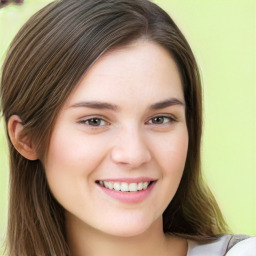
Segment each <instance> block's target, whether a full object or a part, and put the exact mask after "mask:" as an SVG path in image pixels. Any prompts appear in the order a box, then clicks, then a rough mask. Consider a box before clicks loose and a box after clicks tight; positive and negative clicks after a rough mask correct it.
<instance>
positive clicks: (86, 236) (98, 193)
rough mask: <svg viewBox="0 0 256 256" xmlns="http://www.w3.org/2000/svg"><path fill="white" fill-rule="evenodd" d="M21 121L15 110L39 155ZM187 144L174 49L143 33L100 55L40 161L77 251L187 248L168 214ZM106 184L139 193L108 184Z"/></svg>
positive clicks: (14, 128) (94, 255) (12, 129)
mask: <svg viewBox="0 0 256 256" xmlns="http://www.w3.org/2000/svg"><path fill="white" fill-rule="evenodd" d="M21 128H22V125H21V123H20V122H19V120H18V117H17V116H13V117H11V119H10V121H9V133H10V137H11V140H12V141H13V144H14V145H16V146H15V147H16V148H17V149H18V148H19V147H20V148H21V149H23V152H22V150H21V149H19V151H20V152H21V153H22V154H23V155H24V156H25V157H27V158H29V157H30V160H33V159H35V158H36V157H35V155H36V154H35V152H34V151H33V147H32V145H33V144H32V143H31V142H30V143H27V142H26V141H25V142H24V140H23V142H24V143H23V144H25V145H27V148H29V149H30V150H25V149H24V147H22V145H23V144H20V143H19V141H21V140H20V139H15V138H20V137H21V136H20V135H19V132H18V130H22V129H21ZM187 147H188V133H187V126H186V119H185V101H184V95H183V90H182V84H181V79H180V76H179V72H178V69H177V66H176V64H175V62H174V60H173V59H172V57H171V56H170V54H169V53H168V52H167V51H166V50H165V49H164V48H162V47H161V46H159V45H157V44H155V43H153V42H149V41H143V40H139V41H136V42H134V43H132V44H130V45H128V46H126V47H123V48H121V49H118V50H114V51H112V52H109V53H107V54H105V55H103V56H102V57H101V58H99V59H98V60H97V61H96V63H95V64H94V65H93V66H92V67H91V69H90V70H89V71H88V72H87V73H86V75H85V76H84V77H83V79H82V80H81V81H80V83H79V84H78V86H77V87H76V89H75V90H74V91H73V92H72V94H71V95H70V96H69V98H68V99H67V101H66V103H65V104H64V106H63V108H62V109H61V111H60V113H59V115H58V117H57V120H56V123H55V127H54V129H53V133H52V137H51V141H50V145H49V153H48V155H47V159H45V160H44V161H43V163H44V166H45V172H46V177H47V181H48V184H49V187H50V190H51V192H52V194H53V195H54V197H55V198H56V199H57V201H58V202H59V203H60V204H61V205H62V206H63V207H64V209H65V216H66V230H67V238H68V242H69V245H70V248H71V251H72V254H73V255H75V256H82V255H90V256H100V255H112V256H117V255H122V256H128V255H140V256H144V255H147V256H151V255H152V256H153V255H161V256H165V255H166V256H167V255H168V256H172V255H173V256H174V255H175V256H184V255H186V252H187V242H186V241H185V240H183V239H179V238H176V237H174V236H166V235H165V234H164V233H163V228H162V214H163V212H164V210H165V209H166V207H167V206H168V204H169V203H170V201H171V200H172V198H173V196H174V195H175V192H176V190H177V188H178V186H179V183H180V180H181V177H182V174H183V169H184V165H185V161H186V155H187ZM104 181H105V182H106V181H107V182H108V184H109V183H111V184H112V185H110V186H112V187H113V186H114V187H115V189H119V188H117V187H118V186H122V188H121V189H122V190H127V189H130V190H132V189H134V187H135V191H131V192H129V191H124V192H122V191H119V192H118V191H116V190H115V189H113V188H104V187H103V186H104V185H103V182H104ZM145 182H146V185H145V184H144V183H145ZM116 183H118V184H116ZM139 183H143V184H144V185H145V187H143V188H139V187H140V186H142V185H143V184H139ZM131 184H132V185H131ZM130 185H131V187H130ZM116 186H117V187H116ZM109 191H111V193H109Z"/></svg>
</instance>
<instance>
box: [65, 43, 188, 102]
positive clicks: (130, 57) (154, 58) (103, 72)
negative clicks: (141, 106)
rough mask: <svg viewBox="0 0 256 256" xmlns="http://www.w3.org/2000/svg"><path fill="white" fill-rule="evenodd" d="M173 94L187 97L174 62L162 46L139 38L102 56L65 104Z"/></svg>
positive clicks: (137, 99)
mask: <svg viewBox="0 0 256 256" xmlns="http://www.w3.org/2000/svg"><path fill="white" fill-rule="evenodd" d="M170 97H175V98H178V99H180V100H184V97H183V90H182V84H181V79H180V75H179V71H178V68H177V65H176V63H175V61H174V60H173V58H172V57H171V55H170V53H169V52H168V51H167V50H166V49H165V48H163V47H162V46H160V45H158V44H156V43H154V42H151V41H145V40H139V41H136V42H133V43H132V44H130V45H128V46H125V47H122V48H118V49H115V50H113V51H109V52H107V53H106V54H104V55H103V56H102V57H100V58H99V59H98V60H97V61H96V62H95V63H94V65H93V66H92V67H91V68H90V69H89V70H88V72H87V73H86V74H85V76H84V77H83V79H82V80H81V81H80V83H79V84H78V85H77V87H76V88H75V90H74V91H73V93H72V94H71V95H70V97H69V99H68V101H67V103H66V105H70V104H74V103H75V102H79V101H83V100H97V101H115V103H116V104H118V105H119V104H120V105H122V104H124V103H129V102H130V103H132V104H134V103H136V102H141V101H143V102H145V103H147V102H148V103H149V102H152V101H153V102H156V101H159V100H164V99H165V98H170Z"/></svg>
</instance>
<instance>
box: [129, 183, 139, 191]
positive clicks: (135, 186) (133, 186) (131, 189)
mask: <svg viewBox="0 0 256 256" xmlns="http://www.w3.org/2000/svg"><path fill="white" fill-rule="evenodd" d="M129 191H131V192H136V191H138V189H137V183H131V184H129Z"/></svg>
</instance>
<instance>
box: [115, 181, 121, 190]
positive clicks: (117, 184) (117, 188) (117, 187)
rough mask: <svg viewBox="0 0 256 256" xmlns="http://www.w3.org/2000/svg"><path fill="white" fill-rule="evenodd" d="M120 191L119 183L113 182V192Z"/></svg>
mask: <svg viewBox="0 0 256 256" xmlns="http://www.w3.org/2000/svg"><path fill="white" fill-rule="evenodd" d="M120 189H121V186H120V183H117V182H115V183H114V190H117V191H120Z"/></svg>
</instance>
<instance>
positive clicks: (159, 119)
mask: <svg viewBox="0 0 256 256" xmlns="http://www.w3.org/2000/svg"><path fill="white" fill-rule="evenodd" d="M174 121H175V120H174V118H172V117H169V116H155V117H153V118H151V119H150V120H149V124H156V125H160V124H167V123H171V122H174Z"/></svg>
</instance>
